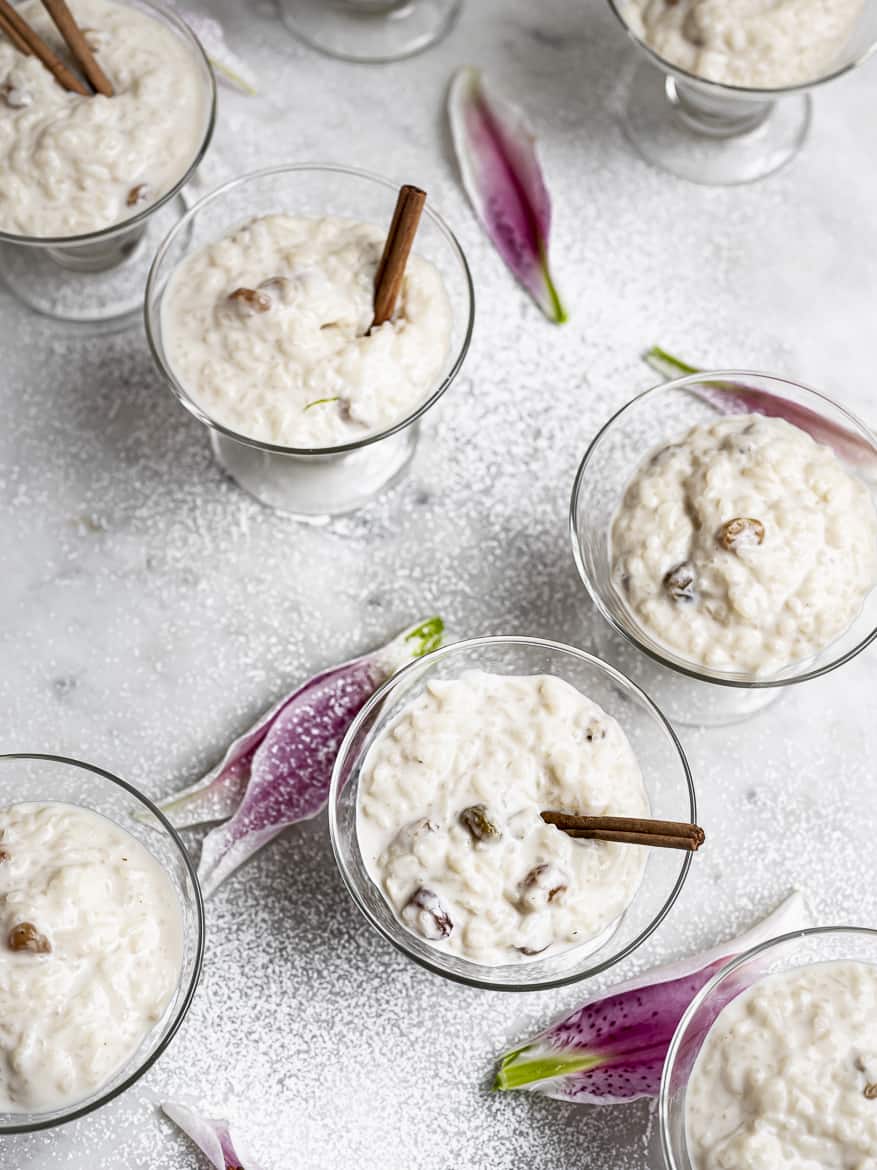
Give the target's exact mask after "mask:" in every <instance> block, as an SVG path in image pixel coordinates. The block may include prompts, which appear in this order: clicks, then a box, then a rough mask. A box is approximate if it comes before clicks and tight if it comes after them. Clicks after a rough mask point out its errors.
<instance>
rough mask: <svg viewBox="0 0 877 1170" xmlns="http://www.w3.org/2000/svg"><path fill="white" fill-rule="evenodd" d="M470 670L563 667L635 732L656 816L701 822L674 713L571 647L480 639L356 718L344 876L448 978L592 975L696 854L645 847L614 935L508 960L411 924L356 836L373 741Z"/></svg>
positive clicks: (548, 982)
mask: <svg viewBox="0 0 877 1170" xmlns="http://www.w3.org/2000/svg"><path fill="white" fill-rule="evenodd" d="M470 670H478V671H485V672H488V673H491V674H498V675H540V674H547V675H556V676H557V677H559V678H561V679H563V680H564V681H566V682H567V683H569V684H570V685H572V686H573V687H575V688H576V689H577V690H578V691H580V692H581V693H582V694H584V695H586V696H587V697H588V698H590V699H592V700H593V701H594V702H595V703H597V704H598V705H599V706H600V707H602V708H603V710H604V711H606V712H607V713H608V714H609V715H611V716H613V717H614V718H615V719H616V720H617V721H618V723H619V724H620V726H621V728H622V730H623V731H624V733H625V734H626V736H627V738H628V740H629V741H630V745H631V747H632V748H633V751H634V753H635V754H636V756H637V759H638V761H639V765H640V770H641V772H642V778H643V783H644V786H645V790H646V794H647V797H648V801H649V806H650V813H649V815H650V816H652V817H655V818H658V819H661V820H675V821H684V822H690V823H693V822H695V821H696V802H695V794H694V785H693V782H692V778H691V773H690V771H689V767H688V762H687V760H686V758H685V753H684V752H683V750H682V747H681V745H680V743H679V741H678V739H677V738H676V735H675V734H674V732H673V730H672V728H671V727H670V725H669V723H668V722H667V720H666V719H665V718H664V716H663V715H662V714H661V712H660V711H659V710H658V708H657V707H656V706H655V705H654V703H653V702H652V701H651V699H650V698H649V697H648V696H647V695H646V694H644V692H643V691H641V690H640V689H639V687H638V686H636V685H635V684H634V683H632V682H631V681H630V680H629V679H628V678H626V677H625V676H624V675H623V674H621V673H620V672H619V671H617V670H615V669H614V668H613V667H611V666H609V665H607V664H606V663H604V662H601V661H600V660H599V659H598V658H595V657H593V656H592V655H590V654H587V653H585V652H584V651H582V650H577V649H575V648H574V647H572V646H564V645H562V644H560V643H558V642H550V641H546V640H544V639H541V638H527V637H487V638H473V639H471V640H468V641H464V642H456V643H452V644H451V645H448V646H445V647H444V648H442V649H440V650H436V651H434V652H433V653H431V654H428V655H426V656H425V657H424V658H421V659H418V660H416V661H415V662H412V663H410V664H409V665H408V666H407V667H405V669H404V670H402V671H400V672H399V673H398V674H397V675H395V676H394V677H393V678H392V679H390V680H389V681H388V682H387V683H385V684H384V686H383V687H381V688H380V690H378V691H377V692H376V693H375V695H374V696H373V697H372V698H371V699H370V700H369V702H368V703H367V704H366V706H365V707H364V708H363V710H362V711H361V712H360V714H359V715H358V716H357V718H356V719H355V720H354V722H353V724H352V725H351V727H350V729H349V731H348V733H347V735H346V736H345V738H344V742H343V743H342V745H341V748H340V750H339V752H338V756H337V758H336V761H335V767H334V771H333V775H332V786H331V791H330V796H329V832H330V836H331V841H332V849H333V851H334V854H335V860H336V862H337V864H338V868H339V870H340V871H341V876H342V877H343V879H344V883H345V885H346V886H347V889H348V892H349V893H350V896H351V897H352V899H353V901H354V902H355V903H356V905H357V907H358V908H359V910H360V912H361V913H362V914H363V915H364V916H365V918H366V919H367V920H368V922H369V923H370V924H371V926H372V927H373V928H374V929H375V930H376V931H377V932H378V933H379V934H380V935H382V936H383V937H384V938H385V939H386V940H388V941H389V942H390V943H392V944H393V946H395V947H396V948H397V949H398V950H400V951H401V952H402V953H403V954H404V955H407V956H408V958H410V959H411V960H413V961H414V962H415V963H418V964H419V965H420V966H422V967H425V968H427V969H428V970H430V971H433V972H434V973H436V974H438V975H443V976H444V977H445V978H448V979H452V980H455V981H456V982H459V983H465V984H468V985H470V986H472V987H483V988H489V989H492V990H497V991H534V990H539V989H542V988H547V987H557V986H561V985H563V984H567V983H575V982H577V981H579V980H583V979H588V978H591V977H593V976H595V975H598V974H599V973H600V972H602V971H605V970H607V969H608V968H609V967H611V966H613V965H614V964H615V963H618V962H620V961H621V960H622V959H623V958H625V957H626V956H627V955H629V954H631V953H632V952H633V951H634V950H636V949H637V947H639V946H640V944H641V943H643V942H644V941H645V940H646V939H647V938H648V937H649V935H651V934H652V932H653V931H654V930H655V929H657V927H658V926H659V925H660V923H661V922H662V921H663V919H664V918H665V917H666V915H667V914H668V913H669V911H670V909H671V908H672V906H673V904H674V902H675V901H676V898H677V897H678V895H679V892H680V891H681V889H682V886H683V884H684V882H685V879H686V877H687V875H688V870H689V867H690V865H691V854H690V853H681V852H679V851H677V850H673V849H647V850H646V853H647V857H646V868H645V871H644V874H643V877H642V880H641V881H640V884H639V888H638V889H637V891H636V893H635V895H634V897H633V900H632V902H631V903H630V905H629V906H628V908H627V910H626V911H625V912H624V914H623V915H622V917H621V919H620V920H619V921H618V922H617V923H616V924H615V927H614V929H613V930H612V931H611V932H610V933H609V935H608V936H604V937H601V938H600V939H599V940H592V941H591V942H585V943H583V944H581V945H580V946H577V947H573V948H571V949H569V950H565V951H561V952H558V953H556V954H551V955H547V956H546V957H544V958H538V957H537V958H535V959H532V960H529V961H527V962H522V963H506V964H503V965H501V966H497V965H485V964H482V963H477V962H474V961H472V960H471V959H468V958H463V957H460V956H457V955H454V954H450V953H448V952H446V951H443V950H440V949H439V948H437V947H435V946H431V945H430V944H429V943H428V942H427V941H425V940H424V939H422V938H421V937H420V936H419V935H416V934H414V933H413V932H412V931H410V930H408V929H407V928H406V927H405V926H403V925H402V923H401V922H400V921H399V919H398V918H397V917H396V915H395V913H394V912H393V910H392V909H391V907H390V905H389V904H388V902H387V901H386V900H385V898H384V895H383V893H382V891H381V890H380V889H379V888H378V886H377V885H376V884H375V882H374V881H373V880H372V878H371V877H370V875H369V872H368V870H367V868H366V863H365V859H364V856H363V850H362V847H361V845H360V842H359V839H358V835H357V806H358V799H359V792H360V784H361V782H362V777H363V774H364V769H365V765H366V760H367V758H368V755H369V752H370V749H371V747H372V745H373V744H374V743H375V742H376V740H378V739H379V737H381V736H382V735H383V733H384V732H385V731H386V730H387V729H388V728H390V727H391V726H392V725H393V724H394V722H395V721H396V719H397V718H398V716H399V715H400V713H401V711H402V710H403V709H404V708H405V707H407V706H408V704H409V703H411V702H412V701H413V700H414V699H416V697H417V696H418V695H419V694H421V693H422V692H423V690H424V688H425V687H427V686H429V685H430V684H432V683H434V682H437V681H439V680H449V679H455V678H459V677H460V676H461V675H462V674H463V673H465V672H466V671H470ZM630 848H640V846H630Z"/></svg>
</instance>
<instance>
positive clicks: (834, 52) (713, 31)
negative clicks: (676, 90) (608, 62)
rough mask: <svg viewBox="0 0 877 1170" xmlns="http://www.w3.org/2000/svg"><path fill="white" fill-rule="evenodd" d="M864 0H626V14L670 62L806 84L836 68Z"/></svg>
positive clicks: (729, 78) (767, 85)
mask: <svg viewBox="0 0 877 1170" xmlns="http://www.w3.org/2000/svg"><path fill="white" fill-rule="evenodd" d="M863 7H864V5H863V0H623V2H622V3H620V4H619V10H620V12H621V15H622V16H623V17H624V19H625V20H626V21H627V23H628V25H629V26H630V28H631V30H632V31H633V32H634V33H636V35H637V36H638V37H639V38H640V40H642V41H643V42H644V43H645V44H646V45H648V46H649V48H650V49H653V50H654V52H656V53H657V54H658V55H659V56H660V57H663V58H664V60H665V61H667V62H669V63H670V64H671V65H676V66H678V67H679V68H680V69H684V70H686V72H688V73H694V74H696V75H697V76H698V77H703V78H705V79H706V80H708V81H717V82H721V83H722V84H724V85H734V86H743V87H746V88H751V89H778V88H781V87H784V86H792V85H806V84H807V83H808V82H813V81H817V80H818V79H819V78H820V77H823V76H825V75H826V74H827V73H829V72H831V71H832V70H833V69H834V68H836V67H837V66H838V65H839V64H840V63H841V60H842V54H843V50H844V48H845V45H846V43H847V41H848V39H849V37H850V35H851V33H852V32H853V29H854V27H855V24H856V21H857V20H858V18H859V16H860V14H861V13H862V10H863Z"/></svg>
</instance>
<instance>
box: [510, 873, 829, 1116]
mask: <svg viewBox="0 0 877 1170" xmlns="http://www.w3.org/2000/svg"><path fill="white" fill-rule="evenodd" d="M807 925H809V915H808V913H807V908H806V906H805V904H804V899H803V898H802V897H801V895H800V894H799V893H794V894H792V895H791V896H790V897H788V898H787V899H786V900H785V901H784V902H783V903H782V904H781V905H780V906H779V907H778V908H777V909H776V910H775V911H774V912H773V913H772V914H769V915H768V916H767V918H765V919H763V920H762V921H761V922H759V923H758V924H757V926H755V927H754V928H753V929H752V930H750V931H747V932H746V933H745V934H742V935H739V936H738V937H737V938H736V939H733V940H731V941H730V942H727V943H723V944H721V945H720V946H718V947H714V948H712V949H711V950H709V951H706V952H703V953H702V954H700V955H697V956H695V957H694V958H690V959H686V960H683V961H682V962H679V963H674V964H671V965H669V966H665V967H662V968H659V969H657V970H654V971H651V972H649V973H648V974H646V975H644V976H641V977H639V978H637V979H633V980H630V981H628V982H627V983H623V984H620V985H619V986H618V987H615V988H613V989H612V990H611V991H610V993H609V994H608V995H604V996H598V997H596V998H594V999H590V1000H587V1001H586V1002H585V1003H584V1004H583V1005H582V1006H581V1007H580V1008H578V1010H577V1011H574V1012H572V1014H570V1015H568V1016H565V1017H564V1018H563V1019H561V1020H558V1021H557V1022H555V1023H554V1024H552V1025H551V1026H550V1027H548V1028H546V1030H545V1031H544V1032H541V1033H540V1034H539V1035H538V1036H536V1037H535V1039H533V1040H531V1041H530V1042H529V1043H528V1044H525V1045H523V1046H522V1047H521V1048H517V1049H515V1050H514V1051H513V1052H509V1053H507V1055H506V1056H504V1057H503V1058H502V1061H501V1062H500V1066H499V1071H498V1072H497V1076H496V1081H495V1084H494V1087H495V1088H496V1089H499V1090H510V1089H528V1090H534V1091H536V1092H539V1093H543V1094H544V1095H545V1096H547V1097H556V1098H558V1099H560V1100H564V1101H576V1102H579V1103H583V1104H584V1103H587V1104H592V1105H616V1104H620V1103H623V1102H625V1101H635V1100H637V1099H638V1098H639V1097H656V1096H657V1095H658V1090H659V1088H660V1084H661V1073H662V1071H663V1068H664V1060H665V1058H666V1055H667V1050H668V1048H669V1047H670V1042H671V1040H672V1039H673V1035H674V1033H675V1031H676V1027H677V1025H678V1024H679V1021H680V1020H681V1019H682V1016H683V1015H684V1013H685V1011H686V1009H687V1008H688V1006H689V1004H690V1003H691V1001H692V1000H693V999H694V997H695V996H696V995H697V993H698V992H699V991H700V990H701V988H702V987H704V986H705V985H706V984H707V983H708V982H709V980H710V979H711V978H712V977H713V975H715V974H716V973H717V972H718V971H719V970H720V969H721V968H722V967H723V966H724V965H725V963H727V962H728V960H729V959H731V958H733V957H734V956H735V955H740V954H742V953H743V952H744V951H748V950H749V949H750V948H752V947H754V946H757V945H758V944H759V943H761V942H766V941H767V940H768V939H771V938H776V937H777V936H779V935H781V934H786V933H789V932H790V931H794V930H799V929H802V928H803V927H805V926H807ZM744 986H745V984H744V981H743V980H740V981H739V982H736V983H735V984H733V985H730V984H729V985H728V987H727V989H726V990H727V998H726V1000H725V1002H730V1000H731V999H732V998H733V997H734V996H735V995H736V994H738V993H739V992H740V991H743V990H744ZM722 1006H724V1004H721V1005H718V1006H717V1011H718V1009H719V1008H720V1007H722Z"/></svg>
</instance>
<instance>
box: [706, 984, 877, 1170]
mask: <svg viewBox="0 0 877 1170" xmlns="http://www.w3.org/2000/svg"><path fill="white" fill-rule="evenodd" d="M685 1119H686V1138H687V1143H686V1144H687V1146H688V1150H689V1156H690V1158H691V1163H692V1167H693V1170H779V1168H780V1167H782V1170H816V1168H817V1167H818V1170H853V1168H854V1167H855V1168H856V1170H866V1168H867V1167H871V1166H874V1165H877V967H873V966H871V965H870V964H866V963H858V962H829V963H815V964H813V965H811V966H808V967H800V968H798V969H797V970H792V971H785V972H782V973H778V974H775V975H769V976H767V977H766V978H764V979H762V980H760V981H759V982H758V983H756V984H755V986H753V987H750V988H749V989H748V990H747V991H745V992H743V994H742V995H740V996H739V997H738V998H736V999H734V1000H733V1001H732V1002H731V1003H730V1004H729V1005H728V1006H727V1007H725V1008H724V1009H723V1010H722V1012H721V1013H720V1014H719V1016H718V1018H717V1020H716V1022H715V1023H714V1024H713V1026H712V1028H711V1029H710V1031H709V1032H708V1034H707V1037H706V1040H705V1041H704V1044H703V1047H702V1048H701V1050H700V1053H699V1054H698V1057H697V1061H696V1062H695V1065H694V1068H693V1070H692V1072H691V1076H690V1078H689V1081H688V1086H687V1088H686V1093H685Z"/></svg>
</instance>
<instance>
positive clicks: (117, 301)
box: [0, 194, 188, 332]
mask: <svg viewBox="0 0 877 1170" xmlns="http://www.w3.org/2000/svg"><path fill="white" fill-rule="evenodd" d="M187 206H188V205H187V202H186V199H185V197H184V195H183V194H179V195H177V196H176V197H175V198H173V199H170V200H168V202H167V203H165V204H164V205H163V206H162V207H160V208H159V209H158V210H157V211H156V212H155V214H154V215H152V216H150V217H149V219H147V220H146V222H145V223H143V224H138V225H137V227H136V228H132V229H131V231H130V232H120V233H119V235H118V236H115V237H113V238H112V239H110V240H106V241H100V242H98V243H95V244H87V245H79V246H78V247H75V248H73V247H71V248H63V247H59V248H49V247H45V248H41V247H38V246H33V245H28V246H23V245H20V244H8V243H3V244H0V278H2V280H3V283H4V284H5V285H6V287H7V288H8V289H9V291H10V292H11V293H12V294H13V295H14V296H16V297H17V298H18V299H19V300H20V301H22V302H23V303H24V304H25V305H27V306H28V307H29V308H31V309H33V310H34V311H35V312H37V313H42V314H43V315H44V316H46V317H52V318H54V319H55V320H58V321H67V322H69V323H71V324H73V325H76V326H83V327H91V328H92V329H93V330H95V331H97V332H105V331H111V330H114V329H124V328H126V327H127V326H128V325H130V324H131V323H132V322H133V321H134V320H135V319H137V318H139V317H140V315H141V314H142V312H143V294H144V290H145V288H146V277H147V274H148V272H149V266H150V264H151V263H152V258H153V256H154V255H155V252H156V249H157V248H158V245H159V243H160V242H161V240H162V239H164V237H165V236H166V235H167V233H168V232H169V231H170V229H171V227H172V226H173V224H174V223H176V221H177V220H178V219H179V218H180V217H181V216H182V215H183V214H184V213H185V212H186V210H187Z"/></svg>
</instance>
